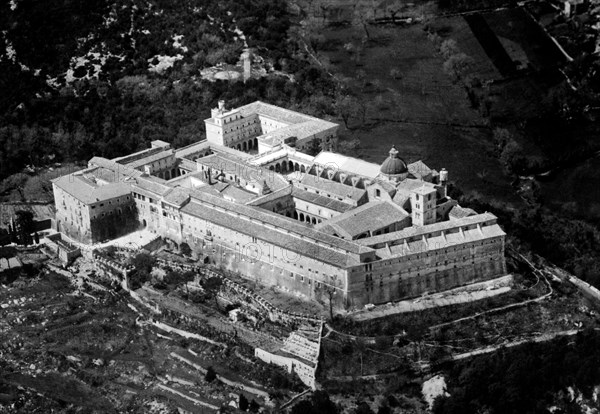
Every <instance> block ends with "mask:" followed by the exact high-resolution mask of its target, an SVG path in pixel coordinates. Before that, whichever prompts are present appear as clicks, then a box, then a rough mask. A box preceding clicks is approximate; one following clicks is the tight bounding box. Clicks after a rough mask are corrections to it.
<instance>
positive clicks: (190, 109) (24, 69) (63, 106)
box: [0, 0, 335, 178]
mask: <svg viewBox="0 0 600 414" xmlns="http://www.w3.org/2000/svg"><path fill="white" fill-rule="evenodd" d="M0 7H1V8H2V9H1V12H0V33H5V35H4V37H5V39H4V40H5V42H6V46H7V49H6V50H0V69H1V70H2V71H3V75H2V77H1V79H2V83H1V84H0V178H5V177H6V176H8V175H10V174H13V173H15V172H17V171H19V170H20V169H21V168H23V167H24V166H25V165H33V166H41V165H46V164H48V163H51V162H52V163H54V162H63V161H80V160H87V159H89V158H91V157H92V156H94V155H100V156H105V157H109V158H111V157H115V156H119V155H123V154H126V153H128V152H132V151H136V150H139V149H142V148H145V147H146V146H147V145H148V143H149V142H150V141H152V140H155V139H162V140H165V141H168V142H171V143H173V144H174V145H175V146H183V145H187V144H189V143H191V142H194V141H197V140H200V139H203V137H204V124H203V119H205V118H207V117H208V116H209V110H210V108H211V107H214V106H215V105H216V102H217V100H218V99H225V100H226V101H227V105H228V106H237V105H241V104H245V103H248V102H251V101H253V100H256V99H263V100H267V101H269V102H272V103H275V104H278V105H282V106H287V107H292V108H296V109H303V110H306V111H307V112H309V113H314V114H315V115H325V113H324V112H323V111H325V112H327V113H329V114H331V112H332V97H333V93H334V89H335V85H334V84H333V83H332V81H331V80H330V79H329V78H328V77H327V76H326V75H325V74H324V72H323V71H322V70H321V69H320V68H317V67H314V66H312V65H311V64H310V63H309V62H308V61H307V60H306V58H305V56H304V55H303V54H302V53H300V52H299V46H298V45H297V44H296V42H295V40H294V39H292V38H290V37H289V36H288V33H289V29H290V25H291V24H292V23H291V19H290V16H289V15H288V12H287V4H286V3H285V2H284V1H283V0H269V1H266V2H265V1H260V2H258V1H256V0H247V1H244V2H237V1H226V2H210V1H206V0H189V1H184V2H171V1H166V0H153V1H150V2H143V1H141V0H134V1H132V2H129V3H126V4H121V3H118V2H112V1H108V0H106V1H104V0H94V1H92V2H87V1H81V0H78V1H76V0H72V1H70V0H52V1H50V2H35V1H29V0H27V1H19V2H17V6H16V8H14V10H11V7H10V5H9V4H8V3H3V5H2V6H0ZM238 29H239V30H241V31H242V32H243V36H244V37H245V40H246V42H247V44H248V46H249V47H251V48H253V49H254V50H255V51H256V53H257V54H258V55H259V56H260V57H261V58H263V59H264V60H265V64H264V66H265V68H266V69H267V70H270V68H274V69H276V70H278V69H282V70H284V71H286V72H288V73H289V74H290V75H293V80H292V77H287V76H277V75H269V76H267V77H264V78H260V79H254V80H250V81H249V82H247V83H246V84H244V83H241V82H226V81H216V82H211V81H208V80H205V79H202V78H201V76H200V70H201V69H203V68H206V67H211V66H213V65H215V64H218V63H230V64H231V63H236V62H237V61H238V59H239V56H240V53H241V52H242V50H243V48H244V47H245V44H244V40H243V39H242V37H240V32H239V31H238ZM175 36H178V38H179V43H178V44H177V43H176V42H175ZM179 36H180V37H179ZM160 56H167V57H175V58H177V59H179V60H177V59H176V61H175V63H174V65H173V66H172V67H171V68H168V69H166V70H164V71H156V72H152V71H150V70H149V69H150V68H151V65H155V64H157V63H158V61H159V60H160V59H159V57H160ZM82 61H83V63H81V62H82ZM313 102H321V104H320V105H318V106H315V105H313ZM315 111H317V112H318V113H316V112H315Z"/></svg>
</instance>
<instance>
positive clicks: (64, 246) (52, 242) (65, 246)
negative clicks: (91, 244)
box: [46, 233, 81, 264]
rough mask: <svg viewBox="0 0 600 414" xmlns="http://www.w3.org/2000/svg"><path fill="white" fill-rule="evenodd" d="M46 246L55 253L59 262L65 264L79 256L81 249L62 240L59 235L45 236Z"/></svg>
mask: <svg viewBox="0 0 600 414" xmlns="http://www.w3.org/2000/svg"><path fill="white" fill-rule="evenodd" d="M46 246H47V247H48V248H49V249H50V250H52V251H53V252H56V254H57V255H58V258H59V259H60V261H61V262H63V263H65V264H67V263H70V262H71V261H73V260H75V259H76V258H77V257H79V256H81V249H80V248H79V247H78V246H76V245H74V244H72V243H70V242H69V241H67V240H64V239H63V237H62V234H61V233H56V234H52V235H50V236H46Z"/></svg>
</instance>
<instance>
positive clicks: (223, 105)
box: [219, 100, 225, 113]
mask: <svg viewBox="0 0 600 414" xmlns="http://www.w3.org/2000/svg"><path fill="white" fill-rule="evenodd" d="M219 112H221V113H223V112H225V101H224V100H219Z"/></svg>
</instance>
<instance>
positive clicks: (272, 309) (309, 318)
mask: <svg viewBox="0 0 600 414" xmlns="http://www.w3.org/2000/svg"><path fill="white" fill-rule="evenodd" d="M157 263H158V264H159V265H161V266H167V267H171V268H173V269H179V270H181V271H192V272H197V273H204V274H206V275H207V276H209V277H217V278H219V279H221V280H222V281H223V285H225V286H226V287H227V288H229V289H232V290H234V291H235V292H236V293H238V294H240V295H243V296H245V297H247V298H250V299H251V300H253V301H254V302H255V303H256V304H258V305H259V306H260V307H261V308H262V309H264V310H265V311H266V313H267V314H268V315H269V319H270V320H271V321H273V322H281V323H284V324H285V323H287V324H289V323H295V322H313V323H321V322H322V321H323V320H322V319H320V318H316V317H314V316H313V315H306V314H300V313H294V312H287V311H285V310H283V309H279V308H277V307H276V306H274V305H272V304H271V303H270V302H268V301H267V300H266V299H264V298H263V297H261V296H260V295H258V294H256V293H254V292H252V291H251V290H249V289H247V288H246V287H244V286H242V285H240V284H238V283H236V282H234V281H232V280H230V279H228V278H227V277H225V276H223V275H221V274H219V273H216V272H214V271H212V270H209V269H207V268H205V267H201V266H197V265H191V264H187V263H179V262H174V261H170V260H164V259H157Z"/></svg>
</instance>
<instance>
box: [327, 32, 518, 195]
mask: <svg viewBox="0 0 600 414" xmlns="http://www.w3.org/2000/svg"><path fill="white" fill-rule="evenodd" d="M467 28H468V27H467ZM369 32H370V36H371V39H372V40H371V41H369V42H368V43H367V44H366V47H365V48H364V50H363V53H362V54H361V56H360V59H359V61H358V62H357V61H356V58H355V57H354V55H353V54H352V53H348V52H347V51H346V50H345V48H344V45H345V44H347V43H350V42H353V43H354V44H359V43H360V42H359V41H358V40H356V39H360V37H361V36H362V35H363V34H364V32H363V31H362V29H360V28H356V27H355V28H353V27H344V28H336V29H330V30H327V31H326V32H325V36H326V38H327V39H328V42H329V45H330V46H329V47H328V48H327V50H325V51H323V52H321V54H322V55H324V56H326V57H327V59H328V60H329V61H331V63H332V68H333V71H334V74H335V75H336V76H337V77H339V78H340V79H341V80H342V81H343V82H345V83H346V84H347V85H350V88H351V89H352V90H353V91H355V92H356V93H357V94H358V95H359V96H360V99H362V100H364V102H366V103H365V106H366V113H365V119H364V122H362V120H361V119H358V118H354V119H351V120H350V122H349V127H350V129H344V130H343V131H342V132H341V135H343V136H345V137H347V138H352V139H353V138H357V139H358V140H360V144H361V148H360V151H359V153H358V156H360V157H362V158H364V159H365V160H367V161H371V162H375V163H381V162H382V161H383V160H384V159H385V158H386V157H387V153H388V151H389V149H390V148H391V146H392V145H394V144H395V145H396V147H397V148H398V149H399V151H400V155H401V156H402V157H403V158H404V159H405V160H406V161H408V162H414V161H417V160H419V159H421V160H423V161H424V162H425V163H426V164H427V165H429V166H430V167H431V168H435V169H438V170H439V169H441V168H446V169H448V170H449V172H450V177H451V180H453V181H455V182H456V183H457V184H458V185H459V186H460V187H461V188H462V189H463V191H465V192H476V193H478V194H481V195H484V196H485V197H489V198H498V199H500V200H502V201H507V202H511V203H513V202H517V199H516V197H514V196H512V193H513V191H512V189H511V187H510V183H509V181H508V179H507V178H506V177H504V174H503V172H502V166H501V165H500V163H499V162H498V161H497V159H496V157H495V156H494V154H493V143H492V140H491V132H490V130H489V129H488V128H487V125H486V121H485V119H483V118H482V117H481V116H480V114H479V112H478V111H477V110H475V109H473V108H471V104H470V101H469V99H468V97H467V94H466V92H465V90H464V89H463V88H462V87H461V86H460V85H458V84H456V83H454V82H453V81H452V79H451V78H450V76H448V75H447V74H445V73H444V71H443V69H442V65H443V58H442V57H441V56H440V55H438V54H437V52H436V49H435V45H434V44H433V42H431V41H430V40H429V39H428V37H427V32H426V31H424V26H422V25H420V24H416V25H411V26H407V27H397V26H386V27H383V26H378V27H374V28H370V29H369ZM492 68H493V67H492ZM392 70H397V71H398V74H399V75H398V76H391V71H392Z"/></svg>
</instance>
